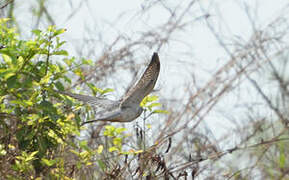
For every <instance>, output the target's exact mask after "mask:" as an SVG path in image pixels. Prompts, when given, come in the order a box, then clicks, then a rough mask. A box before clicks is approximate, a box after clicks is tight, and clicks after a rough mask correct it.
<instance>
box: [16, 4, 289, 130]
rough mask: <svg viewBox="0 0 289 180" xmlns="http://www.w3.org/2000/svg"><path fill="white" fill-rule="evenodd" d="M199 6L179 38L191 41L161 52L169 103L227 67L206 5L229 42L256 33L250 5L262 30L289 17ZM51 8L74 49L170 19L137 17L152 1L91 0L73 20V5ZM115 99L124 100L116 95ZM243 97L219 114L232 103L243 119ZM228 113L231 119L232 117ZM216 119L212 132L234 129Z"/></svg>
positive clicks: (272, 9)
mask: <svg viewBox="0 0 289 180" xmlns="http://www.w3.org/2000/svg"><path fill="white" fill-rule="evenodd" d="M52 2H53V3H52ZM77 2H78V3H79V2H81V1H73V4H74V6H75V5H76V4H78V3H77ZM83 2H84V1H83ZM176 2H179V1H175V0H172V1H171V3H172V4H173V3H176ZM182 2H183V1H182ZM184 2H185V1H184ZM199 2H200V4H201V5H199V3H196V5H195V8H194V9H195V10H196V11H195V12H194V15H195V17H190V18H191V21H192V26H191V27H190V28H189V29H188V30H187V31H186V33H183V34H176V35H175V37H174V38H176V39H177V40H178V41H182V42H185V44H184V43H171V44H170V45H169V46H165V47H164V48H163V49H162V50H161V52H160V58H161V74H160V78H159V80H158V85H157V88H159V89H160V94H161V95H162V96H164V97H163V98H164V99H165V98H166V96H171V94H170V93H171V92H172V90H174V92H175V94H174V95H175V96H176V97H177V95H178V94H179V95H180V97H182V96H181V93H182V91H183V88H178V87H180V86H183V85H187V84H188V83H191V82H186V79H187V78H186V77H190V75H191V74H190V72H194V73H195V75H196V78H197V81H198V83H199V84H200V85H201V84H205V83H206V82H207V81H208V80H209V79H210V78H211V75H212V74H213V73H214V72H216V70H217V67H221V65H222V64H224V63H225V62H227V61H228V59H229V58H228V55H227V54H226V53H225V51H224V50H223V49H222V48H221V47H220V46H219V44H218V42H217V41H216V38H215V37H214V36H213V35H212V33H211V32H210V31H209V30H208V28H207V26H206V23H205V21H204V19H202V16H203V15H204V14H205V13H204V12H202V11H201V10H200V6H202V7H203V8H204V10H205V11H206V12H208V13H209V14H210V17H209V22H211V23H212V25H214V27H215V28H217V31H218V33H219V34H220V35H221V36H222V38H223V39H226V38H228V39H231V38H232V37H238V38H242V40H244V41H245V42H246V41H247V40H249V39H250V35H251V33H252V28H251V27H252V26H251V24H250V20H249V18H248V16H247V14H246V12H245V10H244V9H245V7H246V6H245V5H248V7H249V8H248V9H249V14H251V15H252V17H253V18H254V20H255V22H256V26H257V27H258V28H260V27H261V28H262V27H266V26H267V25H268V23H272V21H273V20H274V19H275V18H276V17H278V16H279V15H281V14H283V13H286V10H285V9H284V8H285V7H287V6H288V1H286V0H247V1H245V0H215V1H207V0H203V1H201V0H200V1H199ZM19 3H23V2H19ZM49 3H50V4H49V6H48V7H49V9H50V12H53V13H55V14H57V17H58V18H57V19H55V21H56V25H57V27H63V28H66V29H67V33H65V35H64V36H65V37H64V38H65V40H67V41H68V44H71V43H74V44H75V43H77V42H78V41H79V40H81V39H82V38H83V37H84V36H85V32H86V30H87V29H90V30H92V31H93V30H95V31H99V32H101V31H102V32H106V33H104V34H103V35H104V37H103V38H104V39H105V40H107V41H111V40H113V38H114V37H115V36H116V35H117V33H119V32H123V33H125V34H126V35H127V36H129V37H135V36H136V35H137V33H138V32H139V31H142V30H144V29H150V28H151V27H155V26H157V25H159V24H162V23H164V22H165V21H166V18H167V17H168V15H169V14H168V13H167V12H166V11H164V10H163V9H162V8H159V7H156V8H154V9H152V10H151V12H150V13H149V14H148V15H146V16H137V15H136V13H137V12H139V10H141V8H142V5H143V4H144V3H146V1H141V0H122V1H116V0H105V1H94V0H90V1H85V3H84V5H83V6H81V9H80V10H79V11H77V13H76V14H75V15H73V17H72V18H70V19H69V20H68V21H67V16H68V12H70V10H68V9H69V8H71V7H70V6H68V5H69V4H68V3H63V1H49ZM183 6H185V4H183ZM19 7H20V6H19ZM59 7H62V8H59ZM66 9H67V11H66ZM21 10H22V11H27V8H26V9H25V6H21ZM30 10H31V9H30ZM27 18H29V17H27V16H21V17H19V20H20V21H22V22H23V23H26V24H27V27H28V28H30V27H31V24H29V23H31V21H27ZM96 34H97V33H96ZM151 51H152V52H153V51H155V50H151ZM152 52H151V53H152ZM184 52H186V53H189V55H190V56H186V55H184ZM71 54H72V55H73V51H71ZM150 56H151V54H148V55H147V57H148V58H147V59H146V60H144V61H143V62H137V64H140V63H144V62H145V61H147V60H148V59H149V58H150ZM192 57H193V58H192ZM181 62H182V63H181ZM188 64H190V66H188ZM141 69H142V70H143V69H144V67H141ZM130 81H131V78H128V79H125V80H124V82H125V83H128V82H130ZM113 88H115V87H113ZM116 92H118V91H116ZM114 96H118V95H116V94H114ZM241 96H244V97H246V98H241V99H243V101H244V102H240V98H239V99H236V97H235V96H231V97H230V96H227V97H226V98H224V100H223V103H220V107H219V109H224V106H227V102H228V101H230V107H226V108H225V109H226V110H227V111H228V112H230V113H228V114H229V115H231V114H234V113H233V112H234V111H236V113H237V115H238V116H239V115H241V114H242V112H239V110H238V109H237V108H235V107H236V106H238V104H240V103H246V101H249V100H252V98H254V97H250V91H246V92H245V93H244V94H242V95H241ZM224 113H225V114H226V112H224ZM210 117H211V118H207V119H206V123H207V124H209V127H210V128H212V129H216V127H217V129H218V128H224V129H227V128H229V127H230V123H229V122H227V121H224V119H222V118H220V117H218V114H217V113H212V115H211V116H210ZM218 120H219V121H218ZM213 127H214V128H213Z"/></svg>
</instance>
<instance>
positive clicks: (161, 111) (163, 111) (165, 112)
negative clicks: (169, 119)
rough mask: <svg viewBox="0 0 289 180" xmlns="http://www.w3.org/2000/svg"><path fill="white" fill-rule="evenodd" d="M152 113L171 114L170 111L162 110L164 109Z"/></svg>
mask: <svg viewBox="0 0 289 180" xmlns="http://www.w3.org/2000/svg"><path fill="white" fill-rule="evenodd" d="M152 113H158V114H169V111H166V110H162V109H157V110H154V111H153V112H152Z"/></svg>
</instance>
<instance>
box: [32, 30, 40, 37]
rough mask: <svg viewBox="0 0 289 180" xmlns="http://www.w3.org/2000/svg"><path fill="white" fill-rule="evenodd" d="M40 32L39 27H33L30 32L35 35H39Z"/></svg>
mask: <svg viewBox="0 0 289 180" xmlns="http://www.w3.org/2000/svg"><path fill="white" fill-rule="evenodd" d="M41 32H42V31H41V30H39V29H34V30H32V33H33V34H35V35H37V36H40V34H41Z"/></svg>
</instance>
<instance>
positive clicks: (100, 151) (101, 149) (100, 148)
mask: <svg viewBox="0 0 289 180" xmlns="http://www.w3.org/2000/svg"><path fill="white" fill-rule="evenodd" d="M102 151H103V145H99V146H98V148H97V153H98V154H101V153H102Z"/></svg>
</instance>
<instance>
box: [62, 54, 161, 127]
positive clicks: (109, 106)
mask: <svg viewBox="0 0 289 180" xmlns="http://www.w3.org/2000/svg"><path fill="white" fill-rule="evenodd" d="M159 71H160V61H159V57H158V54H157V53H154V54H153V56H152V59H151V62H150V64H149V65H148V67H147V68H146V70H145V72H144V74H143V75H142V76H141V78H140V80H139V81H138V82H137V83H136V85H134V86H133V87H132V88H130V90H129V91H128V92H127V93H126V94H125V95H124V96H123V97H122V98H121V99H120V100H119V101H112V100H109V99H106V98H99V97H93V96H86V95H80V94H74V93H70V92H60V93H61V94H64V95H67V96H70V97H72V98H75V99H77V100H79V101H81V102H83V103H86V104H89V105H91V106H92V107H102V108H104V110H102V111H99V112H97V113H96V119H95V120H90V121H86V122H84V123H83V124H82V125H84V124H86V123H91V122H95V121H110V122H130V121H133V120H134V119H136V118H137V117H139V116H140V115H141V113H142V112H143V109H142V108H141V107H140V106H139V104H140V102H141V101H142V100H143V98H144V97H145V96H147V95H148V94H149V93H150V92H151V91H152V90H153V88H154V86H155V84H156V81H157V78H158V75H159Z"/></svg>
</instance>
